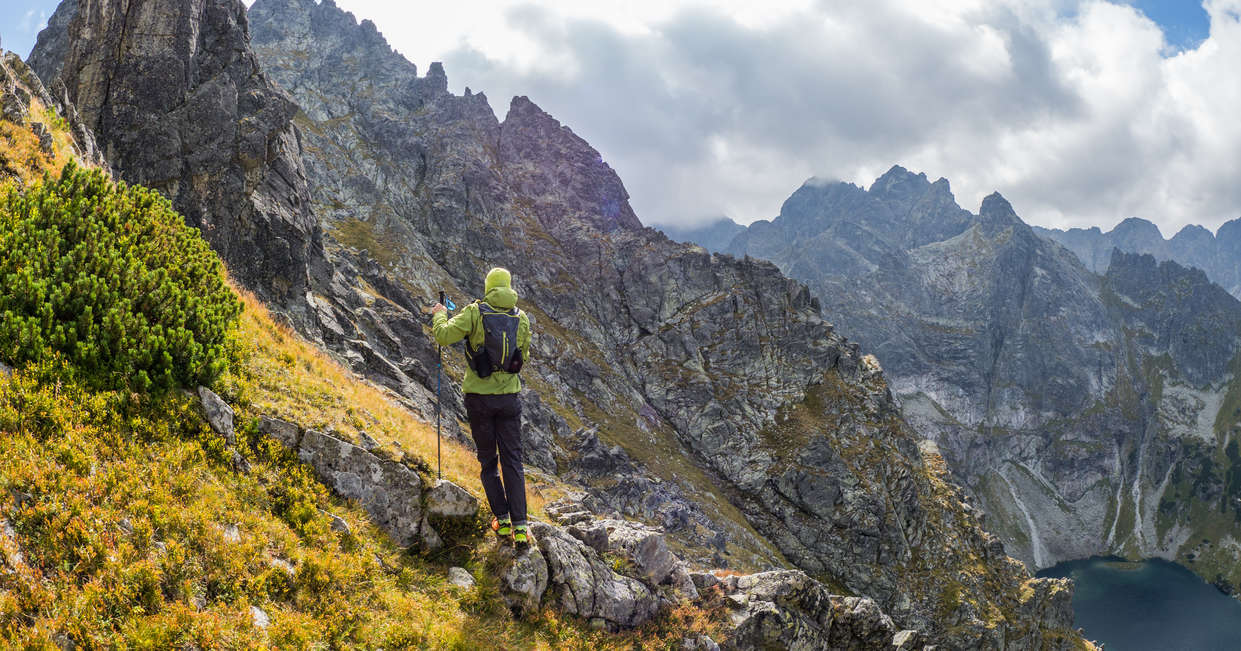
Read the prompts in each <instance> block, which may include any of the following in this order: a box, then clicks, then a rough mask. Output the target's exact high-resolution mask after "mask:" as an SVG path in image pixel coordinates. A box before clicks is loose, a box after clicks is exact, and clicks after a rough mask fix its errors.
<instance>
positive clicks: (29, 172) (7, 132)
mask: <svg viewBox="0 0 1241 651" xmlns="http://www.w3.org/2000/svg"><path fill="white" fill-rule="evenodd" d="M29 122H32V123H33V122H38V123H41V124H43V125H44V126H45V127H47V129H48V131H49V132H50V133H51V134H52V151H51V153H48V152H45V151H44V150H43V149H42V148H41V147H40V146H39V137H38V136H36V135H35V134H34V131H32V130H31V128H30V125H29V124H27V125H18V124H16V123H14V122H10V121H9V120H7V119H0V192H3V191H4V190H5V189H6V187H8V186H12V185H13V184H14V182H15V181H16V182H17V184H18V185H19V187H25V186H26V185H29V184H30V183H32V182H34V181H35V180H37V179H38V178H40V177H41V176H43V174H45V173H53V174H57V173H59V171H60V169H61V168H63V167H64V166H65V164H66V163H68V162H69V161H70V160H71V159H72V158H73V144H72V143H73V137H72V136H71V135H70V133H69V127H68V124H67V123H66V122H65V120H64V118H62V117H60V116H59V115H57V114H56V111H55V110H54V109H52V108H50V107H46V106H44V105H43V102H41V101H39V98H37V97H32V98H30V106H29Z"/></svg>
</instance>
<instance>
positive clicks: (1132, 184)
mask: <svg viewBox="0 0 1241 651" xmlns="http://www.w3.org/2000/svg"><path fill="white" fill-rule="evenodd" d="M247 2H249V0H247ZM336 2H337V4H338V5H339V6H340V7H341V8H343V9H346V10H348V11H351V12H353V13H354V14H355V16H357V17H358V18H359V19H363V18H368V19H371V20H372V21H374V22H375V24H376V25H377V26H378V28H379V30H380V31H381V32H382V33H383V34H384V36H385V37H387V39H388V40H389V42H390V43H392V45H393V47H394V48H396V49H397V50H398V51H400V52H401V53H402V54H404V55H405V56H406V57H407V58H409V59H410V60H411V61H413V62H414V63H415V64H417V65H418V68H419V70H420V71H425V70H426V68H427V66H428V65H429V64H430V63H431V62H432V61H442V62H444V65H445V69H446V70H447V73H448V78H449V87H450V89H451V90H453V91H454V92H462V91H463V90H464V89H465V88H466V87H467V86H468V87H470V88H471V90H473V91H474V92H479V91H482V92H485V93H486V95H487V98H488V99H489V100H490V102H491V104H492V107H493V108H494V110H495V111H496V113H497V115H498V116H499V117H500V118H501V119H502V118H503V116H504V114H505V113H506V112H507V110H508V104H509V101H510V99H511V98H512V97H513V96H514V95H527V96H529V97H530V99H532V100H533V101H534V102H535V103H537V104H538V105H540V106H541V107H542V108H543V109H544V110H546V111H548V112H549V113H551V114H552V115H553V116H555V117H556V118H558V119H559V120H560V121H561V122H563V123H564V124H566V125H568V126H569V127H571V128H572V129H573V130H574V132H575V133H577V134H578V135H580V136H582V137H583V138H585V139H586V140H587V141H588V142H590V143H591V144H592V145H594V146H595V148H596V149H598V150H599V151H600V152H601V154H602V156H603V158H604V160H606V161H607V162H608V163H609V164H610V165H611V166H612V167H613V168H615V169H616V170H617V172H618V173H619V174H620V176H621V179H622V180H623V181H624V182H625V186H626V188H627V189H628V190H629V193H630V195H631V202H632V203H633V206H634V209H635V210H636V211H637V213H638V216H639V217H640V218H641V219H642V220H643V222H644V223H647V224H669V223H676V224H681V225H693V224H696V223H699V222H703V221H707V220H711V219H714V218H716V217H718V216H721V215H726V216H728V217H731V218H733V219H735V220H737V221H739V222H741V223H749V222H751V221H753V220H756V219H770V218H772V217H774V216H776V215H777V214H778V213H779V210H780V205H781V203H782V202H783V201H784V199H785V198H787V197H788V196H789V195H790V194H791V193H792V192H793V191H794V190H795V189H796V188H797V187H798V186H800V185H801V184H802V183H803V182H804V181H806V180H807V179H808V178H811V177H816V178H818V179H820V180H842V181H847V182H852V183H856V184H858V185H860V186H863V187H869V185H870V183H871V182H872V181H873V180H874V179H875V178H876V177H878V176H879V175H881V174H882V173H883V172H885V171H886V170H887V169H888V168H889V167H891V166H892V165H894V164H899V165H903V166H904V167H906V168H908V169H910V170H913V171H915V172H924V173H926V174H927V176H928V177H929V178H930V179H931V180H935V179H937V178H939V177H945V178H947V179H948V180H949V181H950V182H951V184H952V188H953V191H954V193H955V195H956V198H957V200H958V202H959V203H961V205H962V206H964V207H965V208H967V209H969V210H972V211H977V209H978V207H979V204H980V203H981V200H982V198H983V197H984V196H986V195H987V194H990V193H991V192H992V191H999V192H1000V193H1001V194H1003V195H1004V196H1005V197H1006V198H1008V199H1009V200H1010V201H1011V202H1012V203H1013V205H1014V207H1015V208H1016V210H1017V212H1018V213H1019V214H1020V215H1021V216H1022V217H1023V218H1024V219H1025V220H1026V221H1028V222H1030V223H1034V224H1039V225H1044V226H1052V227H1062V228H1065V227H1074V226H1080V227H1087V226H1092V225H1097V226H1101V227H1102V228H1104V230H1107V229H1108V228H1110V227H1111V226H1113V225H1115V224H1116V223H1117V222H1119V221H1121V220H1122V219H1125V218H1127V217H1132V216H1135V217H1142V218H1145V219H1149V220H1151V221H1153V222H1155V223H1156V224H1158V225H1159V227H1160V229H1161V230H1162V231H1163V233H1164V235H1165V236H1169V237H1170V236H1171V235H1172V234H1174V233H1175V232H1176V231H1177V230H1179V229H1180V228H1181V227H1182V226H1184V225H1186V224H1191V223H1194V224H1202V225H1204V226H1207V227H1208V228H1210V229H1212V230H1214V229H1215V228H1216V227H1218V226H1219V224H1221V223H1222V222H1224V221H1226V220H1229V219H1233V218H1237V217H1241V182H1238V181H1241V120H1238V119H1236V118H1235V117H1234V115H1235V114H1237V113H1241V74H1239V73H1241V0H1205V2H1202V3H1201V4H1199V3H1196V2H1194V1H1193V0H1180V1H1158V2H1156V1H1153V0H1132V1H1126V0H1112V1H1104V0H912V1H897V0H871V1H869V2H865V3H860V2H853V1H852V0H769V1H767V2H763V3H755V2H749V1H741V0H736V1H733V0H716V1H710V2H705V1H695V0H597V1H596V0H589V1H588V0H543V1H540V2H530V1H528V0H489V1H483V0H453V1H452V2H418V3H410V2H391V1H390V0H336ZM55 4H56V3H55V2H51V1H47V0H0V5H3V7H4V9H5V10H4V12H3V14H0V15H4V16H6V18H5V19H4V21H3V22H0V38H2V39H3V46H4V47H5V48H8V49H12V50H15V51H17V52H19V53H22V54H26V53H27V52H28V51H29V49H30V47H31V46H32V44H33V41H34V35H35V33H37V30H38V29H39V27H40V26H41V23H42V22H43V21H46V17H47V16H48V15H50V13H51V11H52V10H53V9H54V8H55Z"/></svg>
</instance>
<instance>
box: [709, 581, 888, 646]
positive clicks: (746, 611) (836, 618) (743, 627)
mask: <svg viewBox="0 0 1241 651" xmlns="http://www.w3.org/2000/svg"><path fill="white" fill-rule="evenodd" d="M728 578H729V580H726V581H723V582H722V584H721V585H722V586H723V587H724V588H725V589H726V590H732V591H733V592H732V593H731V594H729V595H728V599H727V601H726V603H727V604H728V605H729V607H730V608H732V611H733V612H732V617H731V627H732V632H731V634H730V635H729V636H728V639H727V640H726V641H725V643H724V645H723V646H724V648H727V649H765V648H779V649H805V650H810V649H839V650H841V651H845V650H852V649H858V650H861V649H884V648H889V647H890V645H891V644H892V641H893V639H894V637H895V635H896V632H897V631H896V627H895V626H894V625H893V623H892V619H891V618H889V617H888V616H887V615H885V614H884V613H883V611H882V610H880V608H879V606H878V605H877V604H876V603H875V602H874V601H872V600H871V599H867V598H863V597H841V596H838V595H832V594H829V593H828V591H827V589H826V588H825V587H824V586H823V585H822V584H821V583H819V582H818V581H815V580H814V579H812V578H810V577H809V576H807V575H806V574H805V573H804V572H801V571H799V570H779V571H773V572H760V573H758V574H751V575H747V576H741V577H728Z"/></svg>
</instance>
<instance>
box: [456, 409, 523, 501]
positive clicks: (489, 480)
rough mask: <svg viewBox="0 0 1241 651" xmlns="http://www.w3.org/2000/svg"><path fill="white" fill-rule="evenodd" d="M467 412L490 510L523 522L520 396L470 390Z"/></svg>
mask: <svg viewBox="0 0 1241 651" xmlns="http://www.w3.org/2000/svg"><path fill="white" fill-rule="evenodd" d="M465 412H466V414H468V415H469V418H470V433H471V434H472V435H473V436H474V445H475V446H477V447H478V463H479V465H480V466H482V472H481V473H480V477H481V478H482V480H483V490H484V491H486V492H487V502H488V504H489V505H490V506H491V512H492V513H493V514H495V515H496V516H497V517H500V516H503V515H505V514H508V515H509V516H510V517H511V518H512V519H513V524H522V523H524V522H525V521H526V473H525V471H524V470H523V469H522V466H521V398H520V397H518V395H517V394H516V393H505V394H500V395H494V396H488V395H481V394H477V393H467V394H465ZM497 461H498V463H497ZM501 471H503V474H504V482H503V483H501V482H500V474H501Z"/></svg>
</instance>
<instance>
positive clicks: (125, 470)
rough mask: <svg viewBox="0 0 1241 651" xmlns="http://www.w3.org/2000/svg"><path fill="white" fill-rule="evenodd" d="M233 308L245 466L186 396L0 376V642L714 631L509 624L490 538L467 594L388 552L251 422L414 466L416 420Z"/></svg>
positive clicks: (507, 643)
mask: <svg viewBox="0 0 1241 651" xmlns="http://www.w3.org/2000/svg"><path fill="white" fill-rule="evenodd" d="M245 300H246V304H247V305H246V312H245V315H244V316H243V318H242V321H241V323H240V327H239V331H238V344H237V355H236V360H237V362H238V364H237V367H236V368H235V369H234V370H233V371H232V372H231V377H230V378H227V379H226V381H225V382H224V385H226V387H225V388H226V389H229V390H231V391H233V392H236V393H239V394H240V395H242V396H243V397H244V400H243V401H242V402H243V404H242V407H241V409H240V410H239V418H238V423H239V436H238V444H237V450H238V451H239V452H240V453H241V455H242V456H243V457H245V458H246V459H247V460H248V461H249V462H250V464H251V469H250V471H249V472H248V473H243V472H239V471H238V470H236V469H235V468H234V466H233V459H232V450H230V449H229V448H227V447H226V446H225V444H224V443H223V441H222V440H221V439H220V438H219V437H218V436H216V435H215V434H214V433H213V432H211V431H210V429H208V428H207V427H206V425H205V424H204V423H203V420H202V418H201V416H200V415H199V414H198V410H197V403H196V400H195V399H194V398H193V397H192V396H190V395H188V394H186V393H182V392H177V391H174V392H172V393H169V394H167V395H164V396H161V397H150V396H144V395H139V394H127V393H123V392H92V391H89V390H87V389H85V388H83V387H81V386H79V385H78V384H76V383H75V382H73V381H71V380H67V379H63V378H65V377H66V374H65V373H64V372H63V370H64V369H63V367H58V366H56V365H54V364H49V365H45V366H44V367H41V368H31V369H26V370H23V371H19V372H18V373H16V374H15V375H14V376H13V377H12V378H9V379H4V378H0V519H4V520H7V521H8V522H9V523H11V525H12V527H13V530H14V532H15V534H16V537H15V540H4V539H0V647H3V648H12V647H28V648H39V647H49V646H51V645H53V644H55V643H56V642H57V641H58V640H61V641H63V640H64V639H70V640H72V641H73V642H74V643H75V644H77V645H78V646H79V647H81V648H98V647H103V648H152V649H154V648H159V649H164V648H186V647H190V646H196V647H198V648H204V649H207V648H266V647H280V648H338V647H344V648H377V647H384V648H457V649H473V648H506V649H508V648H513V649H518V648H520V649H525V648H534V649H551V648H580V649H586V648H592V649H629V648H676V644H678V643H679V641H680V640H681V639H682V637H683V636H684V635H685V633H686V632H687V631H690V630H697V631H704V632H710V631H713V630H714V629H715V628H716V626H717V624H716V623H715V622H717V621H718V619H714V618H715V617H717V616H718V612H717V613H715V614H712V613H708V612H706V611H703V610H701V609H698V608H688V607H684V608H681V609H678V610H676V611H674V612H672V613H670V614H668V615H667V616H666V617H664V618H662V619H660V620H658V621H656V622H653V623H652V624H650V625H648V626H647V627H645V628H644V629H641V630H639V631H634V632H630V633H626V634H619V635H617V634H608V633H603V632H596V631H591V630H590V629H589V627H588V626H586V625H585V624H584V623H583V622H580V621H577V620H575V619H573V618H572V617H565V616H563V615H559V614H557V613H555V612H554V611H553V610H552V608H551V607H550V605H549V606H548V607H546V608H544V610H543V611H542V612H540V613H537V614H536V615H535V616H533V617H532V618H529V619H527V620H524V621H518V620H514V619H513V618H512V617H511V616H510V615H509V614H508V612H507V609H506V607H505V606H504V604H503V601H502V599H501V597H500V593H499V588H498V582H497V579H496V578H495V577H494V576H491V575H490V574H489V571H488V568H489V567H490V566H491V565H493V561H492V560H491V559H492V556H491V551H492V550H493V549H494V548H493V543H491V542H490V541H488V540H486V539H476V540H475V541H474V542H473V543H471V545H476V546H473V547H472V548H470V549H467V550H465V551H464V552H460V551H458V553H457V554H456V555H455V557H454V558H453V562H457V563H460V564H463V565H464V566H465V567H466V568H467V569H469V570H470V571H471V572H472V573H473V574H474V575H475V577H476V578H477V579H478V585H477V586H476V587H475V588H471V589H468V590H462V589H460V588H457V587H455V586H452V585H450V584H448V583H447V581H446V579H445V573H446V570H447V561H441V560H437V559H436V558H424V557H421V556H418V555H413V554H410V553H408V552H406V551H404V550H401V549H398V548H396V547H394V546H393V545H392V543H391V542H390V540H389V539H388V538H387V537H386V536H385V535H384V534H383V533H382V532H381V531H379V530H378V529H377V528H376V527H375V526H373V525H372V524H371V523H370V522H369V521H368V520H367V517H366V514H365V512H364V511H363V510H362V509H361V508H359V507H358V506H357V505H355V504H352V503H349V502H346V501H342V500H340V499H337V498H335V497H334V496H332V495H331V494H330V492H329V491H328V490H327V489H326V488H325V487H324V486H323V485H322V484H320V483H319V482H318V481H316V479H315V478H314V477H313V475H312V473H311V472H310V471H309V470H308V469H307V468H305V467H304V466H302V465H301V464H300V463H298V461H297V460H296V458H295V457H294V456H293V455H292V454H291V453H289V452H288V451H287V450H284V449H283V448H282V447H281V446H280V445H279V444H278V443H276V442H274V441H272V440H270V439H267V438H265V437H262V436H261V435H259V434H258V433H257V432H256V431H255V430H254V428H253V425H252V424H253V421H252V418H253V416H255V415H257V414H260V413H262V414H273V415H276V416H280V417H284V418H288V419H290V420H293V421H296V422H298V423H301V424H303V425H305V426H312V427H328V426H331V427H333V428H335V429H336V431H337V432H338V433H340V434H342V435H345V436H354V435H356V433H357V431H358V430H365V431H366V432H368V433H369V434H371V435H372V436H375V437H376V438H377V439H379V440H381V441H383V440H395V441H399V442H401V445H402V446H404V448H405V450H407V451H408V453H409V454H414V455H419V456H422V457H423V458H427V457H430V458H433V455H434V445H435V432H434V429H433V428H431V427H429V426H428V425H427V424H425V423H423V422H421V421H420V420H418V419H417V418H416V417H415V416H414V415H413V414H411V413H409V412H408V411H406V410H405V409H403V408H402V407H400V406H399V405H397V404H396V403H395V402H393V401H392V400H391V399H390V398H389V397H388V396H386V395H384V393H383V392H382V391H381V390H379V389H376V388H375V387H372V386H370V385H368V384H365V383H362V382H359V381H358V380H357V379H356V378H354V377H353V376H352V375H351V374H349V372H348V371H346V370H344V369H343V368H341V367H340V366H339V365H338V364H337V363H336V362H334V361H333V360H332V359H331V358H329V357H328V356H326V355H324V354H323V353H321V352H320V351H318V350H317V349H315V348H314V347H313V346H310V345H309V344H307V343H306V342H304V341H302V340H301V339H300V338H299V337H297V335H295V334H293V333H292V332H291V331H289V330H288V329H286V328H284V327H281V326H279V325H276V324H275V323H274V322H272V321H271V319H270V318H269V317H268V316H267V312H266V310H265V309H263V307H262V306H261V305H260V304H259V303H258V302H257V301H256V300H255V299H254V298H253V297H250V296H246V297H245ZM222 390H223V389H222ZM225 392H226V393H227V392H228V391H227V390H226V391H225ZM443 451H444V469H445V475H446V477H448V478H451V479H453V480H454V481H458V482H460V483H461V484H462V485H464V486H466V487H467V488H470V489H471V490H474V491H475V492H478V486H477V480H476V466H475V461H474V459H473V456H472V454H471V453H470V452H469V451H468V450H466V449H465V448H463V447H461V446H459V445H456V444H447V442H446V445H445V447H444V448H443ZM532 497H535V498H536V499H537V497H536V496H532ZM327 513H331V514H334V515H337V516H339V517H341V518H343V519H344V520H345V521H346V522H347V523H348V524H349V526H350V528H351V533H349V534H342V533H339V532H336V531H333V530H332V529H331V526H330V519H329V517H328V516H327V515H326V514H327ZM233 527H235V530H234V529H233ZM234 532H235V537H234ZM19 554H20V560H19V556H18V555H19ZM251 606H255V607H258V608H260V609H262V610H263V611H264V612H265V613H266V614H267V615H268V616H269V617H270V619H271V624H270V626H269V627H268V628H266V629H258V628H256V627H255V625H254V619H253V616H252V615H251V612H250V607H251Z"/></svg>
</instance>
